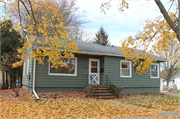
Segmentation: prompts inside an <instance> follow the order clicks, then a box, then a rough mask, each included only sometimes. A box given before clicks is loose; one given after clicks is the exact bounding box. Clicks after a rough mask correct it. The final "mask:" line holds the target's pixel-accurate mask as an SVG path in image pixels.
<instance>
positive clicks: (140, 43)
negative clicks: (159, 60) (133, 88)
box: [120, 13, 177, 74]
mask: <svg viewBox="0 0 180 119" xmlns="http://www.w3.org/2000/svg"><path fill="white" fill-rule="evenodd" d="M169 15H170V17H171V19H172V21H175V20H177V19H176V18H175V15H174V14H173V13H169ZM145 22H146V25H145V27H144V29H143V30H142V31H141V32H139V33H138V34H136V35H135V36H134V37H132V36H130V37H128V38H127V39H125V40H122V41H121V42H120V43H121V45H122V48H120V50H122V52H123V53H124V55H125V57H126V60H132V61H133V63H134V65H133V66H135V65H137V64H138V62H139V59H141V61H142V63H141V64H140V65H138V66H137V67H136V72H137V73H138V74H142V73H145V72H146V71H147V70H148V69H149V68H150V67H151V63H152V62H156V60H155V59H154V58H153V56H152V55H151V54H156V55H160V54H158V53H159V51H165V52H167V51H168V42H169V41H171V40H174V39H176V38H177V37H176V33H175V32H173V31H172V30H171V27H170V26H169V25H168V23H167V22H166V21H165V20H163V17H161V16H160V17H157V18H156V19H155V20H154V21H152V20H146V21H145ZM139 49H140V50H142V51H140V50H139ZM147 52H148V53H147ZM165 58H166V59H167V58H168V55H166V57H165Z"/></svg>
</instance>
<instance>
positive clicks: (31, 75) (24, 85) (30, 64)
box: [22, 49, 34, 93]
mask: <svg viewBox="0 0 180 119" xmlns="http://www.w3.org/2000/svg"><path fill="white" fill-rule="evenodd" d="M31 51H32V49H28V50H27V52H26V55H27V56H29V55H30V52H31ZM24 62H25V67H24V66H23V72H24V70H25V75H23V80H22V84H23V87H24V88H28V83H30V84H29V85H30V93H32V82H33V63H34V61H33V60H31V59H29V73H30V81H28V80H29V77H28V75H27V64H28V62H27V60H25V61H24ZM24 68H25V69H24ZM27 90H28V89H27Z"/></svg>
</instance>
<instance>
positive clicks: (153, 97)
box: [120, 93, 180, 111]
mask: <svg viewBox="0 0 180 119" xmlns="http://www.w3.org/2000/svg"><path fill="white" fill-rule="evenodd" d="M120 102H122V103H126V104H131V105H136V106H140V107H145V108H148V109H160V110H166V111H168V110H174V109H178V108H180V98H179V97H175V96H169V95H163V94H159V93H158V94H137V95H131V96H129V97H128V98H127V97H126V98H124V97H123V98H122V99H120Z"/></svg>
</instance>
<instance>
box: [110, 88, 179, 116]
mask: <svg viewBox="0 0 180 119" xmlns="http://www.w3.org/2000/svg"><path fill="white" fill-rule="evenodd" d="M161 93H164V94H167V95H173V96H180V95H179V94H176V93H173V94H171V93H169V92H167V91H166V92H165V91H163V92H161ZM111 103H115V104H119V105H121V106H126V107H132V108H138V107H137V106H134V105H129V104H123V103H120V102H116V101H111ZM156 115H159V116H168V115H172V116H178V118H180V110H179V111H174V112H159V113H157V114H156ZM147 117H148V116H137V117H130V118H126V117H121V118H117V119H144V118H146V119H151V118H147Z"/></svg>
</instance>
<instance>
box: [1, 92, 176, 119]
mask: <svg viewBox="0 0 180 119" xmlns="http://www.w3.org/2000/svg"><path fill="white" fill-rule="evenodd" d="M0 94H1V97H0V99H1V101H0V118H4V119H6V118H78V119H79V118H103V119H104V118H119V117H135V116H145V115H147V116H153V115H154V114H155V113H157V112H158V111H155V109H145V108H144V109H142V108H132V107H125V106H120V105H119V104H114V103H112V102H110V101H112V100H98V99H95V98H91V99H89V98H85V97H84V94H83V93H82V92H74V93H62V92H59V93H41V94H38V95H39V97H40V100H37V99H36V98H35V97H34V96H33V95H31V94H28V93H27V91H26V90H24V89H19V94H20V96H19V97H18V98H14V93H13V91H12V90H1V91H0ZM153 96H158V95H152V94H151V95H147V96H143V95H136V96H135V95H131V96H122V97H121V99H117V100H114V101H121V102H124V103H130V104H131V102H133V101H130V100H132V99H134V98H137V99H140V100H141V101H142V104H143V103H145V102H146V101H145V99H144V98H145V97H146V98H149V97H151V98H153ZM43 97H46V98H43ZM174 99H175V98H174ZM143 100H144V102H143ZM176 103H177V102H176ZM133 104H134V103H133ZM136 104H137V103H136ZM158 104H160V103H158ZM163 104H166V103H163ZM144 105H145V104H144ZM144 107H145V106H144Z"/></svg>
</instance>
